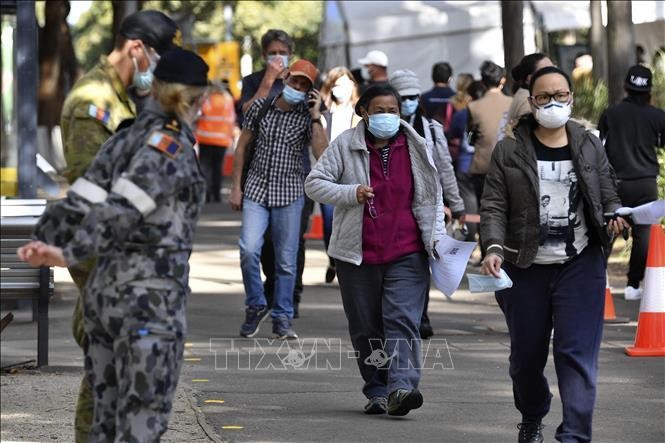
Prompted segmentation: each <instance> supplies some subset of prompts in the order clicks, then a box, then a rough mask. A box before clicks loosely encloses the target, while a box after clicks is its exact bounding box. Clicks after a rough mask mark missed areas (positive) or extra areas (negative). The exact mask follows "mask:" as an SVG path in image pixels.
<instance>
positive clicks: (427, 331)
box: [418, 323, 434, 340]
mask: <svg viewBox="0 0 665 443" xmlns="http://www.w3.org/2000/svg"><path fill="white" fill-rule="evenodd" d="M418 332H420V338H422V339H423V340H427V339H428V338H430V337H431V336H433V335H434V329H432V325H430V324H429V323H421V324H420V326H419V327H418Z"/></svg>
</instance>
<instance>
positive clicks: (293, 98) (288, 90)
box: [282, 85, 306, 105]
mask: <svg viewBox="0 0 665 443" xmlns="http://www.w3.org/2000/svg"><path fill="white" fill-rule="evenodd" d="M305 95H306V94H305V93H304V92H300V91H298V90H297V89H293V88H292V87H291V86H289V85H286V86H284V90H283V91H282V97H283V98H284V100H285V101H286V102H287V103H288V104H290V105H297V104H298V103H300V102H302V101H305Z"/></svg>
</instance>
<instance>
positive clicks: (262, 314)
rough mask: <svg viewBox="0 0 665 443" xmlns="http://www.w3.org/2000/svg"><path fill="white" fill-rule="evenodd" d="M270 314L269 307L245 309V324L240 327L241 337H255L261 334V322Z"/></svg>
mask: <svg viewBox="0 0 665 443" xmlns="http://www.w3.org/2000/svg"><path fill="white" fill-rule="evenodd" d="M269 312H270V308H268V307H267V306H249V307H247V309H245V323H243V324H242V325H240V336H241V337H254V336H255V335H256V333H257V332H259V326H260V325H261V322H262V321H263V320H265V318H266V316H267V315H268V313H269Z"/></svg>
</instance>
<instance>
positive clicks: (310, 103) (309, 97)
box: [307, 89, 316, 108]
mask: <svg viewBox="0 0 665 443" xmlns="http://www.w3.org/2000/svg"><path fill="white" fill-rule="evenodd" d="M315 100H316V97H315V96H314V94H313V93H312V90H311V89H310V90H309V91H307V106H309V107H310V108H313V107H314V104H315V103H316V102H315Z"/></svg>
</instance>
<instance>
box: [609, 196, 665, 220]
mask: <svg viewBox="0 0 665 443" xmlns="http://www.w3.org/2000/svg"><path fill="white" fill-rule="evenodd" d="M616 213H617V214H619V215H630V216H631V217H632V218H633V221H634V222H635V224H636V225H657V224H658V223H660V219H661V218H663V217H665V200H656V201H653V202H651V203H647V204H644V205H641V206H637V207H635V208H627V207H623V208H619V209H617V210H616Z"/></svg>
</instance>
